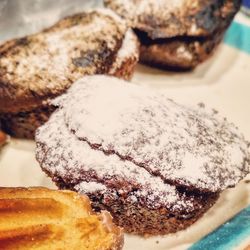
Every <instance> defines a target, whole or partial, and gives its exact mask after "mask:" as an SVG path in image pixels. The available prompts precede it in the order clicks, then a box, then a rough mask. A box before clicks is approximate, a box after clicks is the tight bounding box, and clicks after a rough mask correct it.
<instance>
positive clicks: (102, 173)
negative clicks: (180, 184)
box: [36, 110, 194, 212]
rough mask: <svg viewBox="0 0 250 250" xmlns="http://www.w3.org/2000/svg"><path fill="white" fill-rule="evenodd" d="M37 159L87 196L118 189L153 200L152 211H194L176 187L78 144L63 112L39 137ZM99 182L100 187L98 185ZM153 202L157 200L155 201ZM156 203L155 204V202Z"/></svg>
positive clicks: (52, 172) (56, 116)
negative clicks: (164, 209)
mask: <svg viewBox="0 0 250 250" xmlns="http://www.w3.org/2000/svg"><path fill="white" fill-rule="evenodd" d="M36 141H37V159H38V161H39V162H40V164H41V167H42V168H43V169H44V170H46V172H49V173H50V175H52V176H57V177H60V179H62V180H63V181H64V182H70V183H71V185H73V186H74V189H75V190H77V191H80V192H84V193H92V192H96V191H105V190H108V188H106V186H107V187H109V189H112V188H115V189H116V190H118V192H120V193H124V192H127V193H132V195H136V196H137V197H139V198H140V197H142V196H143V197H145V196H150V197H151V199H148V200H147V202H146V203H147V205H148V206H150V207H154V208H157V207H160V206H165V207H167V208H169V209H171V208H172V207H173V206H175V208H174V209H172V211H174V210H175V209H179V210H180V208H182V209H185V211H187V212H189V211H192V210H193V209H194V207H193V203H192V197H189V198H188V199H187V197H186V196H185V194H183V195H181V194H179V193H178V191H177V190H176V188H175V186H171V185H168V184H165V183H164V182H163V181H162V179H161V178H160V177H155V176H152V175H151V174H149V172H147V171H146V170H145V169H144V168H139V167H137V166H136V165H135V164H133V163H132V162H130V161H126V160H121V159H120V158H119V157H118V156H117V155H115V154H114V155H106V154H104V153H103V152H102V151H99V150H95V149H93V148H91V147H90V146H89V144H88V143H87V142H86V141H82V140H78V138H77V137H76V136H75V135H74V134H73V133H71V132H70V131H69V130H68V128H67V127H66V125H65V124H64V117H63V110H59V111H57V112H55V113H54V114H53V115H52V116H51V118H50V120H49V122H47V124H45V125H44V126H42V127H41V128H39V129H38V131H37V135H36ZM97 182H100V183H97ZM153 198H154V199H153ZM153 200H154V202H153Z"/></svg>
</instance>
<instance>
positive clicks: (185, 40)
mask: <svg viewBox="0 0 250 250" xmlns="http://www.w3.org/2000/svg"><path fill="white" fill-rule="evenodd" d="M104 3H105V5H106V6H107V7H109V8H111V9H112V10H114V11H115V12H116V13H117V14H119V15H120V16H121V17H123V18H124V19H126V20H127V22H128V23H129V25H130V26H131V27H133V28H134V29H135V31H136V33H137V35H138V37H139V39H140V41H141V49H140V61H141V62H142V63H145V64H148V65H150V66H156V67H160V68H164V69H172V70H191V69H194V68H195V67H196V66H197V65H199V64H200V63H201V62H203V61H204V60H206V59H207V58H208V57H210V56H211V55H212V54H213V53H214V51H215V49H216V48H217V47H218V44H220V42H221V41H222V39H223V35H224V33H225V31H226V29H227V28H228V26H229V25H230V23H231V22H232V20H233V18H234V16H235V14H236V13H237V11H238V10H239V8H240V3H241V1H240V0H235V1H231V0H225V1H220V0H215V1H213V0H208V1H202V0H195V1H191V0H178V1H174V0H170V1H169V0H160V1H154V0H138V1H134V0H128V1H122V0H104Z"/></svg>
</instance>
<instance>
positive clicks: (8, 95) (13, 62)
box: [0, 9, 139, 138]
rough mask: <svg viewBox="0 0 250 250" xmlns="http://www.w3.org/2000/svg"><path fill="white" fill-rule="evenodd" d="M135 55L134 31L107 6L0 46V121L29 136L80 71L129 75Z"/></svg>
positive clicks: (19, 134)
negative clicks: (52, 102) (52, 101)
mask: <svg viewBox="0 0 250 250" xmlns="http://www.w3.org/2000/svg"><path fill="white" fill-rule="evenodd" d="M138 57H139V43H138V40H137V37H136V35H135V34H134V33H133V31H132V30H131V29H128V28H127V26H126V23H125V22H124V20H122V19H121V18H120V17H119V16H117V15H116V14H115V13H114V12H112V11H111V10H108V9H98V10H96V11H91V12H84V13H80V14H76V15H73V16H69V17H66V18H64V19H63V20H61V21H59V22H58V23H56V24H55V25H54V26H52V27H50V28H48V29H45V30H43V31H42V32H40V33H37V34H34V35H29V36H26V37H23V38H18V39H14V40H11V41H7V42H5V43H4V44H2V45H1V46H0V121H1V123H2V129H4V130H5V131H6V132H7V133H9V134H11V135H13V136H16V137H23V138H33V137H34V132H35V130H36V128H37V127H39V126H40V125H41V124H43V123H44V122H45V121H47V119H48V117H49V116H50V114H51V112H52V111H53V107H51V106H50V104H49V101H50V100H51V99H53V98H55V97H56V96H58V95H61V94H62V93H64V92H65V90H66V89H67V88H68V87H70V86H71V84H72V83H73V82H74V81H76V80H77V79H79V78H81V77H82V76H84V75H91V74H110V75H113V76H117V77H121V78H124V79H129V78H131V77H132V74H133V72H134V67H135V65H136V64H137V61H138Z"/></svg>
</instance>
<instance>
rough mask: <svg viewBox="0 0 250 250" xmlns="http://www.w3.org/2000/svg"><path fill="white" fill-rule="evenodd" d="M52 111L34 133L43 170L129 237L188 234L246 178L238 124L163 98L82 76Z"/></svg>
mask: <svg viewBox="0 0 250 250" xmlns="http://www.w3.org/2000/svg"><path fill="white" fill-rule="evenodd" d="M53 103H54V105H56V106H57V109H56V111H55V112H54V113H53V114H52V116H51V117H50V119H49V121H48V122H47V123H45V124H44V125H43V126H41V127H40V128H39V129H38V130H37V132H36V144H37V148H36V158H37V160H38V162H39V164H40V166H41V168H42V170H43V171H44V172H45V173H46V174H47V175H48V176H50V177H51V178H52V180H53V181H54V182H55V183H56V184H57V185H58V187H59V188H61V189H71V190H74V191H78V192H80V193H83V194H87V195H88V196H89V197H90V199H91V201H92V206H93V207H94V208H95V209H96V210H98V211H99V210H102V209H105V210H108V211H109V212H110V213H111V214H112V216H113V218H114V222H116V223H117V225H119V226H122V227H124V230H125V231H126V232H129V233H135V234H140V235H161V234H168V233H175V232H177V231H179V230H183V229H185V228H187V227H188V226H190V225H192V224H193V223H194V222H195V221H197V220H198V219H199V218H200V217H201V216H202V215H203V214H204V213H205V212H206V211H207V210H208V209H209V208H210V207H211V206H213V204H214V203H215V202H216V201H217V199H218V198H219V196H220V193H221V192H222V191H223V190H225V189H227V188H229V187H234V186H235V185H236V184H237V183H238V182H239V181H240V180H242V179H243V178H244V177H245V176H246V175H247V174H248V173H249V171H250V169H249V166H250V152H249V148H248V142H247V141H246V140H245V139H244V137H243V136H242V135H241V133H240V132H239V131H238V129H237V128H236V127H235V126H234V125H233V124H231V123H230V122H228V121H227V120H226V119H224V118H222V117H220V116H219V115H218V114H217V113H215V112H212V111H209V112H208V111H206V110H205V109H204V108H201V107H195V108H193V107H188V106H184V105H181V104H178V103H176V102H174V101H172V100H170V99H168V98H167V97H166V95H164V94H162V92H160V91H154V90H152V89H150V88H145V87H141V86H138V85H135V84H130V83H128V82H125V81H122V80H119V79H117V78H114V77H108V76H86V77H84V78H82V79H80V80H78V81H77V82H76V83H75V84H74V85H72V87H71V88H70V89H69V90H68V91H67V93H66V94H64V95H62V96H60V97H58V98H57V99H55V100H54V102H53Z"/></svg>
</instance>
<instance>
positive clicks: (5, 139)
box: [0, 130, 8, 149]
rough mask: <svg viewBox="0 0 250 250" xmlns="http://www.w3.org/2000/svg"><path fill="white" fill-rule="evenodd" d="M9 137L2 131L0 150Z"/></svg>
mask: <svg viewBox="0 0 250 250" xmlns="http://www.w3.org/2000/svg"><path fill="white" fill-rule="evenodd" d="M7 138H8V137H7V135H6V134H5V133H4V132H2V131H1V130H0V149H1V147H2V146H3V145H4V144H5V143H6V142H7Z"/></svg>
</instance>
